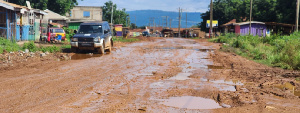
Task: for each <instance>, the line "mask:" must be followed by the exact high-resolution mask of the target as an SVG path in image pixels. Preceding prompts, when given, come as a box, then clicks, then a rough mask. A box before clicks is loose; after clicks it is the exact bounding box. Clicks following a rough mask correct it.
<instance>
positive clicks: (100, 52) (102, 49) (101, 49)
mask: <svg viewBox="0 0 300 113" xmlns="http://www.w3.org/2000/svg"><path fill="white" fill-rule="evenodd" d="M98 53H99V54H104V46H103V44H102V46H101V47H100V48H98Z"/></svg>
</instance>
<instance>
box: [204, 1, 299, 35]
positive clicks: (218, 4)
mask: <svg viewBox="0 0 300 113" xmlns="http://www.w3.org/2000/svg"><path fill="white" fill-rule="evenodd" d="M295 4H296V0H291V1H289V2H287V1H286V0H253V11H252V19H253V20H255V21H262V22H279V23H288V24H294V23H295V18H296V17H295V15H296V5H295ZM213 11H214V13H213V14H214V15H213V18H214V20H218V21H219V25H222V24H225V23H227V22H229V21H230V20H232V19H236V20H237V22H242V21H249V15H250V0H215V1H214V9H213ZM201 18H202V19H203V22H201V23H200V24H199V27H200V28H201V29H202V30H207V29H206V20H209V19H210V11H207V12H205V13H202V14H201ZM207 31H208V30H207Z"/></svg>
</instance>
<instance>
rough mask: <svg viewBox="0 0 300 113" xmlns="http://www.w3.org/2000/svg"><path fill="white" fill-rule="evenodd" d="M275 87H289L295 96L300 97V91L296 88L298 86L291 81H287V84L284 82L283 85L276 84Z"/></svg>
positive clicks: (282, 88) (283, 88)
mask: <svg viewBox="0 0 300 113" xmlns="http://www.w3.org/2000/svg"><path fill="white" fill-rule="evenodd" d="M274 87H276V88H278V89H281V90H285V89H288V90H290V91H291V92H292V93H293V94H294V95H295V96H299V97H300V91H298V90H295V89H296V87H295V86H294V85H292V84H291V83H289V82H287V83H285V84H283V85H276V86H274Z"/></svg>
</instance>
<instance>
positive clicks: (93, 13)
mask: <svg viewBox="0 0 300 113" xmlns="http://www.w3.org/2000/svg"><path fill="white" fill-rule="evenodd" d="M84 11H88V12H90V16H89V17H85V16H84V15H83V13H84ZM102 14H103V13H102V7H89V6H76V7H74V8H73V9H71V12H70V13H67V14H66V16H67V17H68V18H69V19H71V21H80V20H88V21H102Z"/></svg>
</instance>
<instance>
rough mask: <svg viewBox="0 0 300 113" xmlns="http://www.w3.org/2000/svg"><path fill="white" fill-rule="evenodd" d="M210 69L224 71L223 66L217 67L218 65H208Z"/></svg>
mask: <svg viewBox="0 0 300 113" xmlns="http://www.w3.org/2000/svg"><path fill="white" fill-rule="evenodd" d="M207 68H208V69H224V67H223V66H216V65H207Z"/></svg>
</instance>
